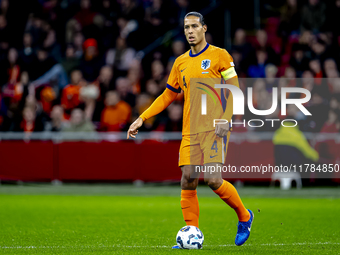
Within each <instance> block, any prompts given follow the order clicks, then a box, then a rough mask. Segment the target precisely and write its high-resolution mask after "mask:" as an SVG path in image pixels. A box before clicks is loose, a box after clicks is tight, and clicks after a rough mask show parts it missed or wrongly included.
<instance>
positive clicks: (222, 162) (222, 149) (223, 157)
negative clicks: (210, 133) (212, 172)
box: [221, 137, 224, 164]
mask: <svg viewBox="0 0 340 255" xmlns="http://www.w3.org/2000/svg"><path fill="white" fill-rule="evenodd" d="M221 141H222V164H224V137H222V139H221Z"/></svg>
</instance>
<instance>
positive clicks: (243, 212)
mask: <svg viewBox="0 0 340 255" xmlns="http://www.w3.org/2000/svg"><path fill="white" fill-rule="evenodd" d="M214 192H215V193H216V194H217V195H219V196H220V198H221V199H222V200H223V201H224V202H225V203H226V204H228V205H229V206H230V207H231V208H233V209H234V210H235V212H236V213H237V217H238V220H239V221H248V220H249V219H250V214H249V212H248V211H247V209H246V208H245V207H244V205H243V203H242V201H241V198H240V196H239V195H238V193H237V191H236V189H235V187H234V186H233V185H232V184H231V183H229V182H227V181H225V180H223V183H222V185H221V187H219V188H218V189H217V190H214Z"/></svg>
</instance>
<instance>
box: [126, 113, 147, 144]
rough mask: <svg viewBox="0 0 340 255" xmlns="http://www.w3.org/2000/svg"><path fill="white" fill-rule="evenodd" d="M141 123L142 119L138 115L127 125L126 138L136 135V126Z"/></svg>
mask: <svg viewBox="0 0 340 255" xmlns="http://www.w3.org/2000/svg"><path fill="white" fill-rule="evenodd" d="M142 125H143V120H142V118H141V117H138V119H136V120H135V121H134V122H133V123H132V124H131V125H130V127H129V130H128V132H127V137H126V138H127V139H129V138H130V137H132V138H136V135H137V134H138V128H140V127H141V126H142Z"/></svg>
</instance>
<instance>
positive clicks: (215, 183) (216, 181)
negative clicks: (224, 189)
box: [204, 178, 223, 190]
mask: <svg viewBox="0 0 340 255" xmlns="http://www.w3.org/2000/svg"><path fill="white" fill-rule="evenodd" d="M204 182H205V183H206V184H207V185H208V186H209V187H210V188H212V189H213V190H216V189H218V188H219V187H220V186H221V185H222V182H223V181H222V179H221V178H204Z"/></svg>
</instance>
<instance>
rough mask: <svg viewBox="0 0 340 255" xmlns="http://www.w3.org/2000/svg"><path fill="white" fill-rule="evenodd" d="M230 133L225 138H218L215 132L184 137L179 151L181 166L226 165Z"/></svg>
mask: <svg viewBox="0 0 340 255" xmlns="http://www.w3.org/2000/svg"><path fill="white" fill-rule="evenodd" d="M229 137H230V131H229V132H228V134H227V136H225V137H223V138H222V137H218V136H216V134H215V130H213V131H208V132H203V133H198V134H194V135H183V136H182V142H181V147H180V149H179V162H178V165H179V166H185V165H203V164H207V163H222V164H224V161H225V158H226V156H227V148H228V144H229Z"/></svg>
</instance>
